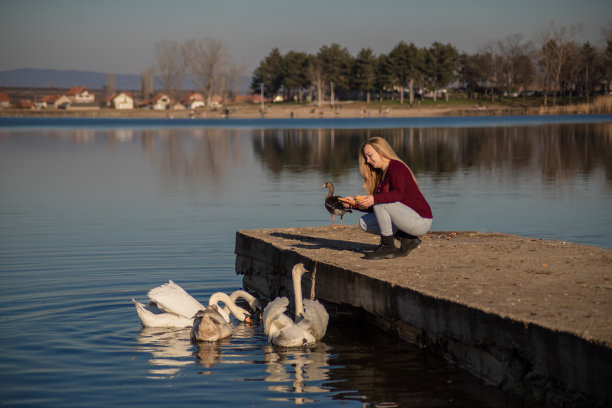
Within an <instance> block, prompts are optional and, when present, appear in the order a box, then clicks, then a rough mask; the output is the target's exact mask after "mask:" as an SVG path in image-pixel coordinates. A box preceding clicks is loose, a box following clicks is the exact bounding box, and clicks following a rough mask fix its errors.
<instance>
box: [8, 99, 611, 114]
mask: <svg viewBox="0 0 612 408" xmlns="http://www.w3.org/2000/svg"><path fill="white" fill-rule="evenodd" d="M589 113H600V114H601V113H607V114H609V113H612V97H609V96H608V97H603V98H601V99H600V100H599V101H595V103H592V104H576V105H564V106H557V107H556V108H552V107H548V108H545V107H543V106H541V102H540V101H533V100H532V101H530V100H527V101H512V102H509V103H502V102H496V103H493V104H490V105H487V104H486V102H483V101H481V102H480V103H478V102H476V101H469V100H465V101H462V102H460V103H457V102H451V103H445V102H438V103H437V104H435V105H432V104H431V103H426V104H424V106H421V105H420V104H415V105H414V106H413V107H410V105H409V104H408V103H406V104H399V103H389V104H380V103H371V104H367V103H364V102H340V103H337V104H336V105H335V106H331V105H330V104H329V103H325V104H323V105H322V106H321V107H317V106H316V105H314V104H304V105H295V104H266V105H265V106H264V110H263V114H262V108H261V105H260V104H252V103H240V104H230V105H228V106H227V109H216V110H210V109H202V110H199V111H197V112H190V111H188V110H186V109H184V108H182V109H172V110H163V111H156V110H146V109H133V110H116V109H109V108H102V109H101V108H94V109H78V108H71V109H66V110H64V109H44V110H23V109H6V110H0V116H5V117H6V116H52V117H110V118H177V119H178V118H208V119H218V118H228V117H229V118H233V119H253V118H262V117H263V118H268V119H279V118H286V119H291V118H300V119H305V118H306V119H314V118H327V119H329V118H411V117H440V116H484V115H487V116H496V115H555V114H589Z"/></svg>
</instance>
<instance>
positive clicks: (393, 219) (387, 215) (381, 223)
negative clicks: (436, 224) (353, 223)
mask: <svg viewBox="0 0 612 408" xmlns="http://www.w3.org/2000/svg"><path fill="white" fill-rule="evenodd" d="M432 222H433V220H432V219H431V218H423V217H421V216H420V215H419V214H418V213H417V212H416V211H414V210H413V209H412V208H410V207H408V206H407V205H404V204H402V203H400V202H394V203H385V204H375V205H374V213H368V214H366V215H364V216H363V217H361V218H360V219H359V226H360V227H361V229H362V230H364V231H365V232H369V233H371V234H377V235H384V236H386V237H388V236H391V235H393V234H395V232H396V231H397V230H402V231H404V232H405V233H407V234H410V235H415V236H417V237H420V236H422V235H425V234H426V233H427V231H429V229H430V228H431V223H432Z"/></svg>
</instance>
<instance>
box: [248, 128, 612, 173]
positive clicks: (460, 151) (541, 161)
mask: <svg viewBox="0 0 612 408" xmlns="http://www.w3.org/2000/svg"><path fill="white" fill-rule="evenodd" d="M254 132H255V133H254V137H253V145H254V150H255V153H256V154H257V155H258V156H259V157H260V159H261V161H262V163H263V164H264V165H265V166H266V167H267V168H268V169H269V170H270V171H272V172H273V173H275V174H278V173H282V172H283V171H289V172H302V171H312V170H313V169H314V170H316V171H318V172H321V173H325V174H330V175H332V176H335V175H340V174H345V173H347V172H348V171H351V169H355V168H356V166H357V158H358V154H359V148H360V146H361V144H362V143H363V142H364V141H365V140H366V139H367V138H369V137H372V136H381V137H384V138H385V139H387V140H388V141H389V143H390V144H391V145H392V146H393V148H394V149H395V151H396V152H397V153H398V155H399V156H400V157H401V158H402V159H403V160H404V161H406V163H408V164H409V165H410V167H411V168H412V169H413V171H414V172H415V173H417V174H419V173H429V174H432V175H434V176H444V175H452V174H453V173H455V172H457V171H460V170H469V169H483V170H489V171H491V170H507V171H511V172H515V171H523V170H530V171H536V170H539V171H540V173H541V174H542V175H543V176H544V177H546V178H551V177H559V178H567V177H571V176H573V175H576V174H589V173H591V172H593V171H594V170H595V169H597V168H599V167H602V168H603V169H604V171H605V174H606V178H607V179H608V180H611V179H612V160H611V159H612V157H611V156H612V146H611V145H612V143H611V139H612V124H550V125H539V126H520V127H482V128H416V129H415V128H400V129H357V130H348V129H345V130H337V129H336V130H333V129H284V130H277V129H268V130H256V131H254ZM258 132H259V134H258Z"/></svg>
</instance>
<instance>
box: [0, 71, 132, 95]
mask: <svg viewBox="0 0 612 408" xmlns="http://www.w3.org/2000/svg"><path fill="white" fill-rule="evenodd" d="M105 84H106V74H103V73H99V72H91V71H76V70H58V69H34V68H24V69H11V70H9V71H0V86H4V87H24V88H72V87H73V86H75V85H82V86H85V87H86V88H89V89H103V88H104V85H105ZM115 88H116V89H124V90H136V89H140V76H139V75H122V74H115Z"/></svg>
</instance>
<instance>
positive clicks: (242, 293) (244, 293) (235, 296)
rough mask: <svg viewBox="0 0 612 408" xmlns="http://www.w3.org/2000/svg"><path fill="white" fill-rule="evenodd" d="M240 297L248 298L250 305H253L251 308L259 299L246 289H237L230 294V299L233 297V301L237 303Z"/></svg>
mask: <svg viewBox="0 0 612 408" xmlns="http://www.w3.org/2000/svg"><path fill="white" fill-rule="evenodd" d="M239 298H242V299H244V300H246V301H247V303H248V304H249V306H250V307H251V309H252V308H253V304H254V303H255V301H256V300H257V298H256V297H255V296H253V295H251V294H250V293H249V292H247V291H244V290H235V291H233V292H232V294H231V295H230V299H232V302H234V303H236V299H239Z"/></svg>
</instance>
